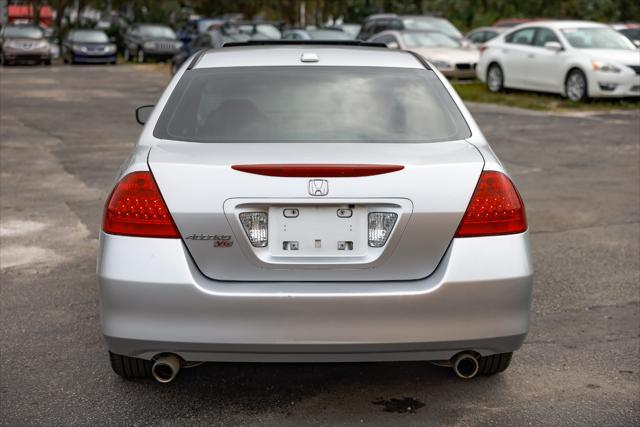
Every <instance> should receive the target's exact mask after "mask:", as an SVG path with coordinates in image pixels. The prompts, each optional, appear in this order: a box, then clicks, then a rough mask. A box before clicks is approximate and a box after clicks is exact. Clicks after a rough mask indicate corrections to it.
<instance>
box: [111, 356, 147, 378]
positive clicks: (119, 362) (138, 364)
mask: <svg viewBox="0 0 640 427" xmlns="http://www.w3.org/2000/svg"><path fill="white" fill-rule="evenodd" d="M109 361H110V362H111V369H113V372H115V373H116V374H118V375H120V376H121V377H122V378H126V379H133V378H151V366H152V365H153V362H152V361H151V360H145V359H139V358H137V357H129V356H122V355H120V354H115V353H111V352H109Z"/></svg>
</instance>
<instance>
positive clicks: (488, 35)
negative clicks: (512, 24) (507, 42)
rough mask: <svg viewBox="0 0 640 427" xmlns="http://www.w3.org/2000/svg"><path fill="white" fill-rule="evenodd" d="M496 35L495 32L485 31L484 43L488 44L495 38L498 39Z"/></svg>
mask: <svg viewBox="0 0 640 427" xmlns="http://www.w3.org/2000/svg"><path fill="white" fill-rule="evenodd" d="M498 34H500V33H498V32H497V31H485V32H484V41H485V42H488V41H489V40H491V39H495V38H496V37H498Z"/></svg>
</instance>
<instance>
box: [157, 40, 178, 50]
mask: <svg viewBox="0 0 640 427" xmlns="http://www.w3.org/2000/svg"><path fill="white" fill-rule="evenodd" d="M155 48H156V49H160V50H174V49H175V48H176V44H175V43H173V42H155Z"/></svg>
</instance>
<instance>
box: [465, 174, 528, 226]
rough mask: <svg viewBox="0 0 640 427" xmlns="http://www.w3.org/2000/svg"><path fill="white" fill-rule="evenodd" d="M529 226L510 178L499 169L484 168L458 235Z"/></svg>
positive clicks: (520, 200) (518, 195)
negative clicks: (486, 169)
mask: <svg viewBox="0 0 640 427" xmlns="http://www.w3.org/2000/svg"><path fill="white" fill-rule="evenodd" d="M526 230H527V217H526V215H525V212H524V203H522V199H521V198H520V194H518V190H516V187H515V186H514V185H513V183H512V182H511V180H510V179H509V178H507V176H506V175H504V174H503V173H500V172H495V171H485V172H482V174H481V175H480V179H479V180H478V184H477V185H476V189H475V191H474V192H473V197H471V202H470V203H469V206H468V207H467V211H466V212H465V214H464V217H463V218H462V222H461V223H460V226H459V227H458V231H457V232H456V237H477V236H494V235H499V234H515V233H522V232H524V231H526Z"/></svg>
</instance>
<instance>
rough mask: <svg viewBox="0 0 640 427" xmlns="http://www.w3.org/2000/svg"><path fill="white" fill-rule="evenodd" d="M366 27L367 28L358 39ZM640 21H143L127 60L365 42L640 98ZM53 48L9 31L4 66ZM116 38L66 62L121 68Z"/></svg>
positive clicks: (85, 45)
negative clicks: (260, 45) (233, 46)
mask: <svg viewBox="0 0 640 427" xmlns="http://www.w3.org/2000/svg"><path fill="white" fill-rule="evenodd" d="M356 31H359V32H358V33H357V36H356ZM638 33H640V25H637V24H629V23H626V24H610V25H606V24H599V23H593V22H586V21H545V20H541V19H528V20H527V19H519V18H518V19H506V20H501V21H497V22H496V23H495V24H494V26H491V27H481V28H477V29H475V30H473V31H471V32H469V33H468V34H467V35H466V36H464V35H463V34H462V33H461V32H460V31H459V30H458V29H457V28H456V27H455V26H454V25H453V24H452V23H451V22H449V21H448V20H446V19H444V18H442V17H438V16H428V15H426V16H412V15H396V14H377V15H372V16H370V17H368V18H367V19H366V20H365V21H364V23H363V25H362V27H360V26H358V25H357V24H348V23H338V24H335V23H334V24H332V25H330V26H326V27H321V28H316V27H306V28H291V29H286V30H285V29H283V28H282V26H281V25H279V24H278V23H275V22H241V21H233V20H225V19H221V18H211V19H194V20H190V21H188V22H187V23H186V24H185V25H184V26H183V27H182V28H181V29H180V31H179V32H178V34H176V33H175V32H174V31H173V29H172V28H170V27H168V26H166V25H159V24H149V23H139V24H133V25H131V26H129V27H128V30H127V31H126V34H124V37H123V39H124V42H123V47H122V54H123V57H124V60H125V61H133V60H136V61H137V62H139V63H144V62H147V61H148V60H149V59H153V60H162V61H170V62H171V68H172V72H173V73H175V72H176V71H177V70H178V69H179V68H180V66H181V65H182V64H183V63H184V62H185V61H186V60H187V59H188V58H189V57H191V56H192V55H194V54H195V53H196V52H197V51H199V50H202V49H209V48H219V47H222V46H223V45H224V44H225V43H229V42H245V41H248V40H267V39H280V38H282V39H284V40H301V41H304V40H327V41H340V40H352V39H354V38H357V39H359V40H363V41H369V42H375V43H382V44H385V45H386V46H387V47H389V48H391V49H402V50H407V51H411V52H413V53H415V54H417V55H420V56H422V57H424V58H425V59H426V60H428V61H429V62H430V63H431V64H432V65H433V66H434V67H435V68H437V69H438V70H439V71H440V72H441V73H442V74H444V75H445V76H447V77H449V78H468V79H472V78H476V77H477V78H478V79H479V80H481V81H483V82H486V84H487V87H488V89H489V90H490V91H492V92H498V91H501V90H503V89H505V88H514V89H523V90H534V91H543V92H550V93H558V94H561V95H563V96H566V97H567V98H569V99H571V100H573V101H583V100H585V99H587V98H595V97H638V96H640V50H639V49H638V47H637V46H638V45H640V41H638V39H640V35H639V34H638ZM51 47H52V44H51V43H50V42H49V40H48V38H47V35H46V34H44V32H43V31H42V29H40V28H39V27H36V26H33V25H9V26H6V27H5V28H3V29H2V31H0V61H2V63H3V64H8V63H13V62H36V63H44V64H47V65H48V64H51V58H52V48H51ZM117 50H118V49H117V46H116V44H115V40H114V39H112V38H109V37H108V36H107V34H106V33H105V32H104V31H103V30H98V29H76V30H72V31H70V32H69V33H68V35H67V36H66V37H65V39H64V41H63V43H62V46H61V56H62V58H63V60H64V62H65V63H70V64H76V63H111V64H115V62H116V57H117Z"/></svg>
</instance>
